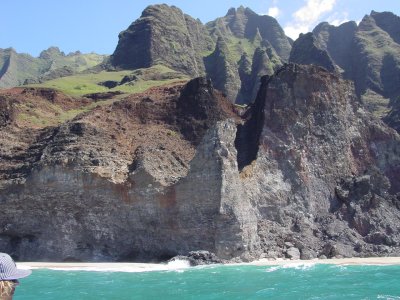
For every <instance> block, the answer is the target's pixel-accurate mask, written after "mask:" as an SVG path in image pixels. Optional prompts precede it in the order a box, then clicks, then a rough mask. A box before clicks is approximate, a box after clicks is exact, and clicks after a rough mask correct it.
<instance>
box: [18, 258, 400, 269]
mask: <svg viewBox="0 0 400 300" xmlns="http://www.w3.org/2000/svg"><path fill="white" fill-rule="evenodd" d="M303 264H334V265H400V257H369V258H356V257H355V258H341V259H314V260H286V259H277V260H268V259H261V260H257V261H254V262H251V263H240V264H232V265H254V266H282V265H285V266H290V265H293V266H296V265H303ZM17 265H18V267H20V268H24V269H52V270H82V271H104V272H146V271H168V270H174V269H183V268H188V267H189V265H188V263H187V262H185V261H176V262H174V263H169V264H161V263H160V264H154V263H75V262H74V263H54V262H20V263H17Z"/></svg>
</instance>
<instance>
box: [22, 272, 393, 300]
mask: <svg viewBox="0 0 400 300" xmlns="http://www.w3.org/2000/svg"><path fill="white" fill-rule="evenodd" d="M124 271H126V270H124ZM14 299H17V300H22V299H26V300H28V299H29V300H35V299H40V300H47V299H49V300H50V299H51V300H54V299H57V300H63V299H89V300H90V299H93V300H95V299H96V300H98V299H166V300H167V299H202V300H207V299H230V300H232V299H341V300H342V299H400V266H368V265H358V266H335V265H321V264H298V265H289V266H272V267H271V266H251V265H228V266H208V267H195V268H184V267H183V266H176V267H175V268H167V269H165V270H162V271H146V272H142V271H141V272H139V270H130V272H102V271H77V270H63V271H60V270H48V269H38V270H33V273H32V275H31V276H30V277H28V278H25V279H23V280H21V285H20V286H19V287H18V288H17V290H16V293H15V296H14Z"/></svg>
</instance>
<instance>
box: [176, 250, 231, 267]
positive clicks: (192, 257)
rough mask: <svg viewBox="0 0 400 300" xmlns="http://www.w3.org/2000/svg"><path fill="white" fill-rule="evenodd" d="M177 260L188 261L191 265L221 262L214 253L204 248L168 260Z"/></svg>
mask: <svg viewBox="0 0 400 300" xmlns="http://www.w3.org/2000/svg"><path fill="white" fill-rule="evenodd" d="M177 260H184V261H188V262H189V264H190V266H192V267H194V266H203V265H213V264H221V263H223V260H221V259H220V258H218V256H216V255H215V254H214V253H211V252H209V251H204V250H198V251H190V252H189V253H188V254H187V255H179V256H176V257H173V258H171V259H170V260H169V262H172V261H177Z"/></svg>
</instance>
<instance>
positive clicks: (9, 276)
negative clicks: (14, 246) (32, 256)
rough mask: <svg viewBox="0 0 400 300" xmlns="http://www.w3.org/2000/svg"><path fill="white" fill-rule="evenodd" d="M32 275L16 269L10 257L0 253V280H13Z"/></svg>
mask: <svg viewBox="0 0 400 300" xmlns="http://www.w3.org/2000/svg"><path fill="white" fill-rule="evenodd" d="M31 273H32V271H31V270H21V269H17V265H16V264H15V262H14V261H13V259H12V258H11V256H10V255H8V254H6V253H0V280H15V279H19V278H24V277H26V276H28V275H30V274H31Z"/></svg>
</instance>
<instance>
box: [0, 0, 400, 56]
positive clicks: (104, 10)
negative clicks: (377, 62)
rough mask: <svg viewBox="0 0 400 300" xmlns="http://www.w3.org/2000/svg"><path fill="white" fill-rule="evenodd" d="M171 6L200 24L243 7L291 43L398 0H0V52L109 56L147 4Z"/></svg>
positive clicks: (399, 8)
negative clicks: (271, 20) (55, 50)
mask: <svg viewBox="0 0 400 300" xmlns="http://www.w3.org/2000/svg"><path fill="white" fill-rule="evenodd" d="M159 3H166V4H169V5H175V6H177V7H179V8H180V9H182V10H183V12H185V13H186V14H189V15H191V16H192V17H194V18H196V19H197V18H198V19H200V20H201V21H202V22H203V23H206V22H209V21H212V20H214V19H216V18H218V17H221V16H224V15H225V14H226V13H227V11H228V9H229V8H231V7H239V6H240V5H243V6H245V7H249V8H251V9H252V10H253V11H255V12H256V13H258V14H267V15H270V16H273V17H275V18H276V19H277V20H278V22H279V24H280V25H281V26H282V27H283V29H284V30H285V33H286V35H288V36H290V37H291V38H293V39H296V38H297V37H298V35H299V33H301V32H303V33H306V32H309V31H311V30H312V29H313V28H314V27H315V26H316V25H317V24H318V23H320V22H322V21H328V22H329V23H331V24H333V25H340V24H341V23H343V22H346V21H349V20H353V21H356V22H359V21H361V19H362V18H363V16H364V15H366V14H369V13H370V12H371V10H375V11H378V12H381V11H391V12H393V13H395V14H396V15H398V16H399V15H400V0H230V1H228V0H200V1H199V0H197V1H190V0H160V1H151V0H143V1H139V0H68V1H61V0H0V7H1V12H2V14H1V19H0V21H1V23H0V48H8V47H12V48H14V49H16V50H17V52H19V53H29V54H31V55H33V56H38V55H39V54H40V52H41V51H42V50H44V49H47V48H49V47H50V46H57V47H59V48H60V49H61V50H62V51H64V52H65V53H69V52H73V51H76V50H79V51H81V52H83V53H89V52H96V53H99V54H112V53H113V52H114V49H115V47H116V45H117V43H118V34H119V33H120V32H121V31H123V30H124V29H126V28H127V27H128V26H129V25H130V24H131V23H132V22H133V21H135V20H136V19H137V18H139V17H140V15H141V12H142V11H143V10H144V9H145V8H146V7H147V6H148V5H151V4H159Z"/></svg>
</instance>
